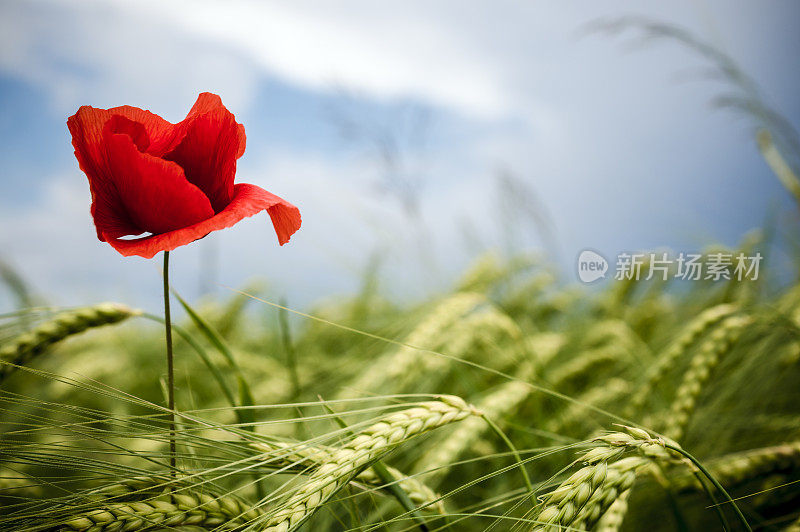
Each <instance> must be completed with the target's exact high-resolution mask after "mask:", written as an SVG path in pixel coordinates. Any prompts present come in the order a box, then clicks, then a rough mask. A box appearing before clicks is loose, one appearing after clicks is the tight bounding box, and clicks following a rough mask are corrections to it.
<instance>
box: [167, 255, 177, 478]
mask: <svg viewBox="0 0 800 532" xmlns="http://www.w3.org/2000/svg"><path fill="white" fill-rule="evenodd" d="M164 325H165V327H166V337H167V403H168V404H167V406H168V408H169V468H170V476H171V477H172V478H173V479H175V478H176V477H177V469H176V456H177V454H178V453H177V447H176V444H175V371H174V368H173V363H172V320H171V318H170V313H169V251H165V252H164Z"/></svg>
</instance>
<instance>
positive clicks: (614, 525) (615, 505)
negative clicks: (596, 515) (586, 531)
mask: <svg viewBox="0 0 800 532" xmlns="http://www.w3.org/2000/svg"><path fill="white" fill-rule="evenodd" d="M630 496H631V490H630V489H628V490H626V491H624V492H622V493H621V494H620V495H618V496H617V499H616V500H615V501H614V502H612V503H611V506H609V507H608V510H606V513H604V514H603V516H602V517H601V518H600V520H599V521H597V525H596V526H595V527H594V530H595V532H617V531H618V530H619V529H620V528H622V522H623V521H624V520H625V514H626V513H628V499H629V498H630Z"/></svg>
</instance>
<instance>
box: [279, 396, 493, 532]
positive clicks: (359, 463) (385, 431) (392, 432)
mask: <svg viewBox="0 0 800 532" xmlns="http://www.w3.org/2000/svg"><path fill="white" fill-rule="evenodd" d="M476 413H477V412H476V410H475V408H474V407H471V406H469V405H468V404H467V403H465V402H464V400H463V399H460V398H458V397H453V396H443V397H441V398H440V400H438V401H429V402H425V403H421V404H419V405H418V406H416V407H414V408H409V409H407V410H402V411H400V412H395V413H393V414H390V415H388V416H386V417H385V418H383V419H382V420H381V421H379V422H378V423H376V424H374V425H372V426H371V427H368V428H367V429H365V430H363V431H361V432H360V433H359V434H358V435H356V436H355V437H354V438H353V439H352V440H351V441H350V442H348V443H347V444H346V445H344V446H343V447H342V449H341V452H340V453H337V455H336V456H334V457H333V460H332V461H330V462H327V463H325V464H323V465H322V466H320V467H319V468H318V469H317V470H316V471H314V472H313V473H312V474H311V475H310V476H309V478H308V480H307V481H306V482H305V483H304V484H302V485H301V486H300V487H299V488H298V489H297V491H296V492H295V493H294V494H293V495H292V496H291V497H290V498H289V500H288V501H287V502H286V503H285V505H284V506H283V509H282V510H280V511H278V512H277V513H276V514H274V515H273V517H272V518H271V519H269V520H268V522H267V525H266V527H265V528H264V530H265V531H266V532H288V531H290V530H295V529H297V527H299V526H300V525H301V524H302V523H303V522H304V521H306V519H308V518H309V517H311V515H312V514H313V513H314V512H315V511H316V510H317V509H318V508H320V507H321V506H322V505H323V504H324V503H325V502H327V501H328V500H329V499H330V498H331V497H332V496H333V495H335V494H336V493H337V492H338V491H339V490H340V489H341V488H342V487H343V486H345V485H346V484H348V483H349V482H350V481H352V480H353V478H355V477H356V476H357V475H358V474H359V473H360V472H361V471H362V470H363V469H365V468H366V467H368V466H369V464H370V463H371V462H374V461H375V460H378V459H380V458H381V456H383V455H384V454H386V453H387V452H389V451H390V450H392V449H393V448H394V447H396V446H397V445H399V444H401V443H402V442H404V441H406V440H408V439H409V438H412V437H414V436H416V435H418V434H422V433H424V432H427V431H429V430H432V429H435V428H437V427H441V426H443V425H446V424H448V423H452V422H455V421H460V420H462V419H464V418H466V417H468V416H470V415H473V414H476Z"/></svg>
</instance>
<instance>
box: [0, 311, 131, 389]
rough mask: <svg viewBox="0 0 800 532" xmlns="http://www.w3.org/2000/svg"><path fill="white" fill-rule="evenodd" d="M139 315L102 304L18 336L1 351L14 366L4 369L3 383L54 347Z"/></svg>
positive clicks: (2, 357)
mask: <svg viewBox="0 0 800 532" xmlns="http://www.w3.org/2000/svg"><path fill="white" fill-rule="evenodd" d="M137 314H140V312H139V311H138V310H133V309H130V308H128V307H126V306H125V305H120V304H117V303H101V304H99V305H94V306H91V307H84V308H79V309H76V310H70V311H67V312H61V313H59V314H57V315H56V316H55V317H54V318H53V319H51V320H48V321H46V322H44V323H42V324H41V325H38V326H36V327H34V328H33V329H32V330H30V331H28V332H26V333H23V334H21V335H19V336H17V337H16V338H14V339H13V340H12V341H11V342H10V343H8V344H6V345H4V346H3V347H2V348H0V361H4V362H10V363H11V364H1V365H0V380H3V379H4V378H5V377H6V376H8V374H10V373H11V372H12V371H13V370H14V369H16V368H15V366H22V365H24V364H26V363H28V362H29V361H30V360H31V359H32V358H34V357H36V356H38V355H40V354H41V353H43V352H44V351H45V350H46V349H47V348H49V347H50V346H52V345H53V344H56V343H58V342H60V341H62V340H64V339H65V338H68V337H69V336H73V335H75V334H78V333H82V332H83V331H85V330H87V329H91V328H94V327H100V326H102V325H109V324H112V323H118V322H120V321H123V320H125V319H127V318H129V317H131V316H135V315H137Z"/></svg>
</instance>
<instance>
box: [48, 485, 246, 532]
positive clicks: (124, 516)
mask: <svg viewBox="0 0 800 532" xmlns="http://www.w3.org/2000/svg"><path fill="white" fill-rule="evenodd" d="M260 515H261V512H260V511H257V510H254V509H252V508H251V507H250V505H249V504H246V503H244V502H242V501H240V500H239V499H238V498H235V497H215V496H212V495H209V494H205V493H203V494H194V493H190V492H186V491H181V492H178V493H172V494H170V495H164V496H162V497H160V498H151V499H148V500H142V501H134V502H110V503H105V504H102V505H100V507H99V508H96V509H94V510H90V511H87V512H82V513H80V514H78V515H76V516H73V517H69V518H67V519H65V520H63V521H60V522H59V525H58V527H57V529H58V530H76V531H77V530H80V531H91V532H100V531H112V530H113V531H117V530H120V531H122V530H152V529H153V528H156V527H159V528H170V527H177V526H188V525H193V526H198V527H202V528H206V529H214V530H235V529H238V528H242V527H245V526H247V525H248V524H250V523H251V522H253V521H255V520H256V519H258V518H259V516H260Z"/></svg>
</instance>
